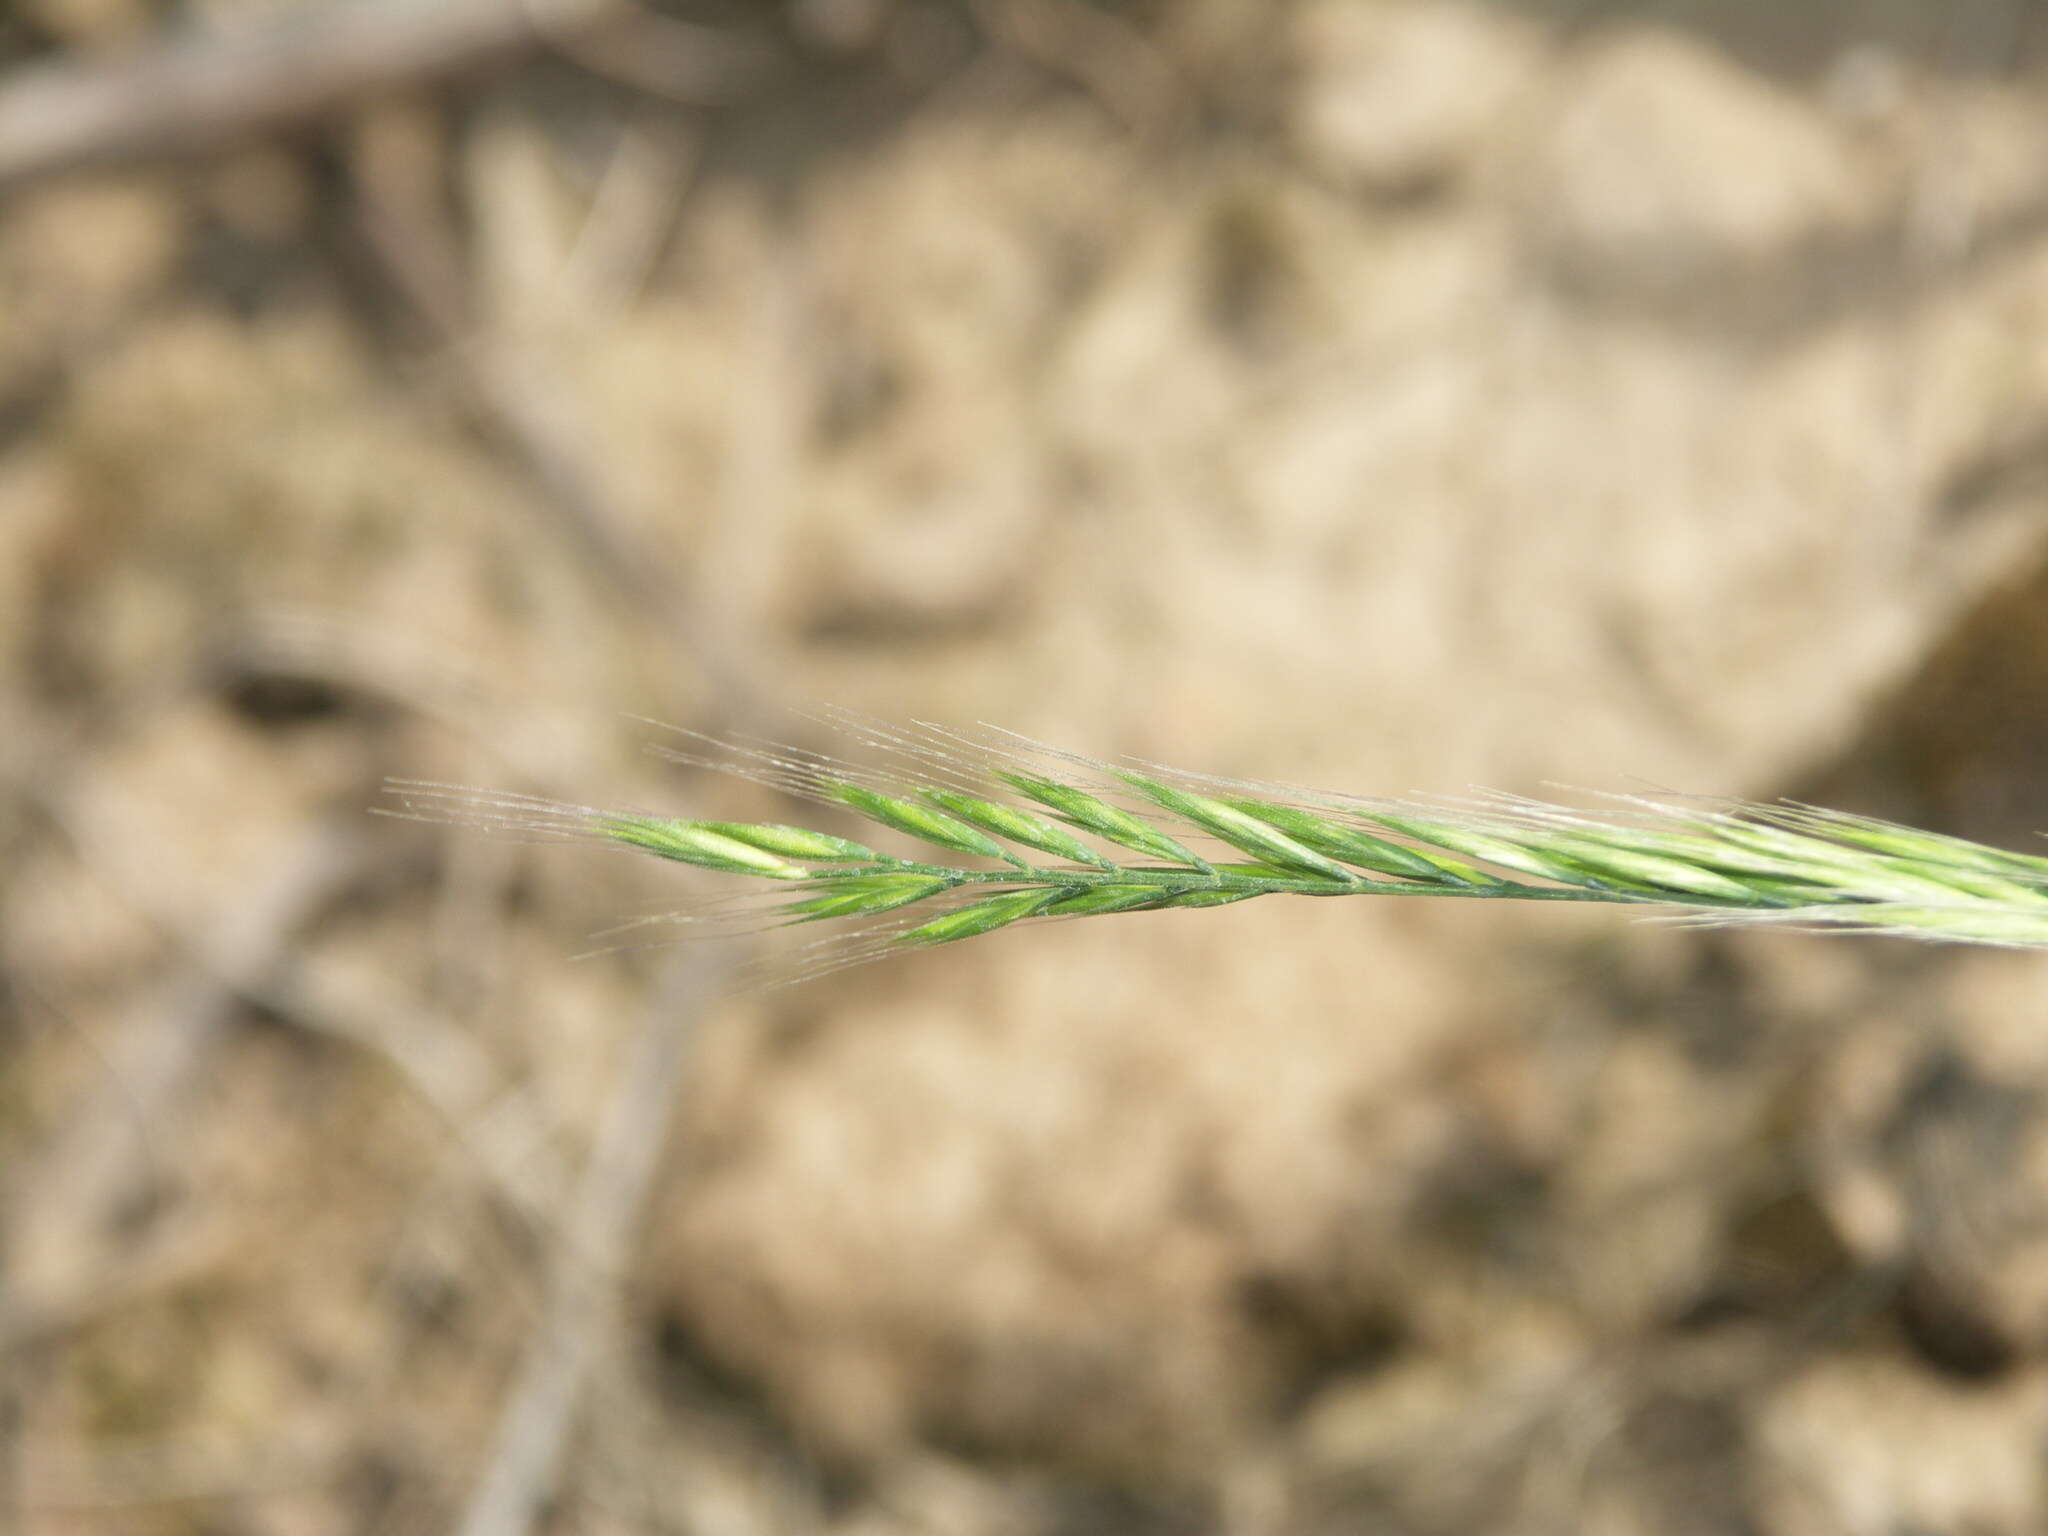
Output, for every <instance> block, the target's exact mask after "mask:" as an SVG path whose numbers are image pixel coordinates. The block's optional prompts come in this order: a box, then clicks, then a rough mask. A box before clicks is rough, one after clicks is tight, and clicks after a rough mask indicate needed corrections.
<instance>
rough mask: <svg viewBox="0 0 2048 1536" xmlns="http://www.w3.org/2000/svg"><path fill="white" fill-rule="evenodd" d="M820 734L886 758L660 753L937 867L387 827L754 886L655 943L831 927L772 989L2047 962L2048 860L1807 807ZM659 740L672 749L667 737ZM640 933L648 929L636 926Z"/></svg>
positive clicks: (706, 837)
mask: <svg viewBox="0 0 2048 1536" xmlns="http://www.w3.org/2000/svg"><path fill="white" fill-rule="evenodd" d="M830 723H831V724H833V725H835V726H836V727H837V728H839V729H841V730H843V731H847V732H849V733H850V734H852V735H855V736H856V737H858V738H859V739H861V740H862V741H863V742H864V743H865V744H866V746H867V747H868V748H869V749H871V751H872V752H873V753H874V754H875V755H878V756H880V757H882V758H884V759H885V760H886V766H884V767H882V768H863V767H857V766H855V765H854V764H852V763H849V762H844V761H841V760H839V759H836V758H832V757H828V756H825V755H823V754H819V753H815V752H811V751H807V750H803V749H798V748H794V747H788V746H782V745H778V744H775V743H772V742H724V743H721V742H716V741H712V740H710V739H708V738H703V737H698V736H696V735H695V734H694V733H691V732H686V731H685V732H679V733H678V734H680V735H682V736H684V737H686V738H688V739H689V740H690V741H691V743H692V747H691V749H690V750H684V751H671V750H666V749H664V755H665V756H668V757H671V758H673V759H675V760H676V761H679V762H683V763H687V764H689V765H692V766H696V767H708V768H716V769H719V770H721V771H725V772H730V773H736V774H738V775H740V776H742V777H745V778H749V779H752V780H754V781H756V782H759V783H762V784H766V785H769V786H771V787H774V788H776V789H780V790H784V791H787V792H789V793H792V794H795V795H798V796H801V797H803V798H805V799H808V800H812V801H815V802H818V803H820V804H823V805H828V806H833V807H837V808H840V809H841V810H842V811H846V812H851V813H852V814H853V815H854V816H856V817H858V818H860V819H861V820H862V821H864V822H866V823H869V824H870V825H872V826H873V827H876V828H880V829H884V830H886V831H888V832H892V833H896V834H900V835H902V836H903V837H905V838H907V839H910V840H912V841H914V842H916V843H919V844H922V845H924V846H925V848H926V849H932V850H938V853H937V855H936V856H933V855H932V854H930V853H926V854H925V855H924V856H922V857H918V856H908V857H906V856H903V855H898V854H894V853H889V852H885V851H882V850H880V849H877V848H874V847H871V846H869V845H868V844H867V843H865V842H859V841H855V840H853V839H851V838H848V837H844V836H840V835H837V834H835V833H832V832H826V831H821V830H815V829H812V828H809V827H800V826H790V825H784V824H781V823H769V822H729V821H703V820H692V819H687V818H679V817H671V816H663V815H655V814H649V813H644V812H627V811H617V810H605V809H600V808H597V807H592V806H581V805H571V804H565V803H562V802H559V801H551V800H542V799H538V798H534V797H530V796H525V795H516V794H505V793H495V792H489V791H479V790H474V789H469V788H463V787H458V786H451V785H442V784H432V783H426V782H421V781H416V780H394V781H393V782H392V783H391V785H390V789H391V792H392V793H393V794H395V795H397V796H398V797H399V798H400V800H401V801H402V803H403V806H404V809H403V810H402V811H400V812H398V813H397V814H401V815H409V816H413V817H417V818H422V819H427V820H434V821H452V822H458V823H461V824H465V825H473V826H484V827H489V828H493V829H497V830H507V831H513V832H517V833H522V834H525V835H528V836H538V837H548V838H571V839H578V840H594V841H597V842H600V843H606V844H610V845H613V846H617V847H624V848H629V849H633V850H637V851H640V852H644V853H649V854H653V855H655V856H656V857H659V858H664V859H672V860H675V861H678V862H680V863H683V864H689V865H694V866H696V867H698V868H701V869H707V870H712V871H715V872H718V873H721V874H727V875H737V876H742V877H746V878H747V879H748V880H749V881H758V882H764V884H763V885H761V886H758V887H756V888H755V889H756V892H757V894H756V895H755V896H754V897H752V898H751V899H749V898H742V899H741V900H738V901H722V902H717V901H715V902H712V903H707V904H701V905H698V906H696V907H692V908H689V909H685V910H682V911H677V912H672V913H667V914H664V915H662V916H661V917H658V918H651V919H645V920H643V922H645V923H659V924H670V923H674V924H682V925H686V926H691V927H694V928H697V929H699V930H701V929H702V928H703V927H705V926H710V927H714V928H718V929H726V930H730V929H733V928H740V929H758V928H762V927H767V926H779V925H789V924H812V923H828V922H829V923H831V924H833V925H834V929H833V932H832V933H831V934H830V935H829V936H828V937H826V938H824V939H822V940H820V941H818V942H816V943H813V944H810V945H808V946H806V947H805V948H804V949H802V950H801V951H800V952H799V953H798V955H797V957H796V958H795V960H794V962H793V963H791V962H788V961H784V962H781V963H779V964H777V966H776V968H775V970H774V971H773V973H772V974H771V975H769V976H766V977H764V978H763V979H772V980H777V981H791V980H802V979H806V978H809V977H811V976H815V975H819V974H822V973H824V972H826V971H830V970H836V969H839V968H840V967H843V966H845V965H849V964H853V963H857V962H859V961H862V960H867V959H871V958H875V957H877V956H879V955H882V954H886V953H888V952H890V951H892V950H901V949H915V948H919V947H924V946H929V945H934V944H947V943H952V942H954V941H956V940H959V939H968V938H976V937H979V936H980V935H982V934H985V933H992V932H994V931H995V930H996V929H999V928H1007V927H1011V926H1013V925H1015V924H1018V923H1023V922H1035V921H1038V920H1041V919H1045V918H1079V917H1100V916H1107V915H1109V914H1111V913H1116V912H1150V911H1158V910H1161V909H1164V908H1172V907H1215V906H1224V905H1227V904H1229V903H1232V902H1239V901H1247V900H1250V899H1252V898H1254V897H1259V896H1280V895H1288V896H1419V897H1438V898H1453V899H1464V900H1488V901H1492V900H1517V901H1576V902H1606V903H1611V904H1616V905H1625V906H1655V907H1660V908H1667V909H1677V910H1676V912H1675V914H1674V915H1676V916H1677V917H1678V918H1679V919H1680V920H1681V921H1687V922H1692V923H1707V924H1724V923H1770V924H1774V925H1780V926H1785V925H1790V926H1795V927H1804V928H1808V929H1846V930H1856V931H1863V932H1871V933H1889V934H1897V935H1904V936H1909V937H1913V938H1919V939H1926V940H1933V941H1938V942H1949V943H1963V944H1989V945H2000V946H2006V947H2013V948H2041V947H2048V858H2038V857H2034V856H2031V855H2027V854H2020V853H2011V852H2007V851H2005V850H2002V849H1997V848H1991V847H1986V846H1983V845H1981V844H1977V843H1972V842H1967V841H1964V840H1962V839H1960V838H1953V837H1946V836H1942V835H1940V834H1937V833H1931V832H1921V831H1916V830H1914V829H1913V828H1910V827H1905V826H1900V825H1897V824H1895V823H1892V822H1886V821H1879V820H1875V819H1873V818H1870V817H1864V816H1854V815H1849V814H1846V813H1843V812H1838V811H1829V810H1822V809H1818V808H1815V807H1811V806H1804V805H1797V804H1790V803H1786V804H1778V805H1759V804H1752V803H1745V802H1739V801H1699V800H1690V799H1685V798H1679V797H1672V798H1656V797H1644V796H1615V797H1610V798H1609V805H1610V806H1611V809H1608V810H1605V811H1588V810H1579V809H1573V808H1569V807H1566V806H1562V805H1554V804H1548V803H1545V802H1542V801H1535V800H1527V799H1521V798H1516V797H1509V796H1489V797H1481V798H1478V799H1474V800H1471V801H1468V802H1445V803H1441V804H1438V803H1431V802H1425V801H1398V800H1371V799H1364V798H1358V797H1353V796H1345V795H1332V794H1323V793H1318V792H1313V791H1302V790H1295V789H1288V788H1282V787H1280V786H1275V785H1266V784H1254V783H1246V782H1242V781H1237V780H1227V779H1214V778H1208V777H1204V776H1201V775H1195V774H1187V773H1182V772H1179V771H1177V770H1173V769H1167V768H1161V767H1158V766H1156V765H1151V764H1142V763H1139V764H1132V765H1129V766H1116V765H1112V764H1108V763H1103V762H1098V761H1095V760H1092V759H1088V758H1083V757H1078V756H1075V755H1073V754H1070V753H1063V752H1058V751H1055V750H1053V749H1051V748H1048V747H1045V746H1042V745H1040V744H1038V743H1035V742H1031V741H1028V740H1027V739H1025V738H1023V737H1018V736H1014V735H1011V734H1010V733H1008V732H994V731H989V732H985V733H984V734H982V735H979V736H969V735H963V734H960V733H957V732H953V731H949V730H946V729H943V728H941V727H937V726H931V725H923V724H921V725H917V726H914V727H910V728H907V729H903V730H890V729H884V728H881V727H877V726H874V725H872V724H868V723H866V722H861V721H858V720H855V719H853V718H852V717H849V716H844V715H834V716H832V717H830ZM671 729H672V728H671ZM634 926H639V925H634Z"/></svg>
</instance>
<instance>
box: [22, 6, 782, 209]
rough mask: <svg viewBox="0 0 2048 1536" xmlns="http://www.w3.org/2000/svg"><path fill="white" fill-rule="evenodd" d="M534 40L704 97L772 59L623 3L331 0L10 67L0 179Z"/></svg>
mask: <svg viewBox="0 0 2048 1536" xmlns="http://www.w3.org/2000/svg"><path fill="white" fill-rule="evenodd" d="M657 27H658V29H659V30H658V34H656V33H655V32H654V29H655V28H657ZM542 48H552V49H556V50H558V51H560V52H562V53H563V54H565V55H566V56H568V57H570V58H572V59H576V60H579V61H582V62H583V63H584V64H585V65H586V67H592V68H597V67H608V66H616V64H617V62H618V61H619V60H620V59H622V58H631V59H634V60H636V61H637V62H638V66H639V69H638V76H637V77H636V78H639V79H640V83H642V84H643V85H645V86H647V87H648V88H658V89H659V90H660V91H661V93H662V94H663V95H665V96H668V97H670V98H672V99H681V100H688V101H698V102H710V101H717V100H721V99H724V98H726V97H728V96H730V95H731V94H732V93H733V92H734V91H736V90H739V89H742V88H744V87H745V86H746V85H747V84H749V83H750V82H751V81H752V80H754V79H755V78H757V77H758V75H759V73H760V70H761V68H762V67H763V65H764V63H765V62H766V55H765V50H764V48H763V47H762V46H761V45H759V44H756V43H753V42H751V41H748V40H746V39H743V38H740V37H737V36H733V35H730V34H727V33H723V32H720V31H717V30H715V29H713V28H709V27H696V26H690V25H688V24H686V23H683V22H680V21H676V20H674V19H672V18H667V17H657V16H654V15H652V14H651V13H647V12H645V11H643V10H641V8H639V7H638V6H635V5H631V4H628V3H626V0H433V3H424V0H350V3H329V4H326V5H323V6H321V7H319V8H317V9H315V10H313V11H311V12H308V13H302V14H296V15H292V16H289V17H287V18H285V19H283V20H281V21H278V22H275V23H269V24H264V25H259V26H248V27H236V28H232V29H229V28H215V29H205V30H200V29H194V30H193V31H190V32H188V33H186V34H185V35H183V36H180V37H178V38H175V39H174V40H172V41H168V42H165V43H163V44H161V45H159V46H157V47H155V48H151V49H148V50H146V51H144V52H142V53H140V54H138V55H136V56H134V57H132V58H125V59H120V60H115V61H97V60H94V61H88V62H64V63H54V64H46V65H37V66H31V67H28V68H25V69H22V70H19V71H17V72H16V73H15V74H14V75H13V76H12V77H11V78H9V79H7V80H5V81H0V189H11V188H14V187H17V186H19V185H22V184H23V183H26V182H28V181H31V180H35V179H38V178H41V177H45V176H51V175H57V174H61V173H64V172H67V171H76V170H81V169H88V168H92V167H103V166H109V165H127V164H133V163H137V162H142V161H159V160H165V159H174V158H177V157H180V156H185V155H191V154H195V153H200V152H203V151H206V150H211V149H215V148H218V147H220V146H222V145H225V144H229V143H232V142H234V141H236V140H238V139H244V138H248V137H250V136H252V135H256V134H261V133H267V132H275V131H278V130H281V129H286V128H292V127H296V126H298V125H301V124H304V123H307V122H312V121H316V120H318V119H320V118H322V117H326V116H330V115H332V114H333V113H335V112H337V111H340V110H343V109H346V108H348V107H349V106H351V105H353V104H355V103H357V102H360V101H362V100H363V99H365V98H367V97H374V96H378V95H384V94H388V93H390V92H393V91H398V90H404V89H408V88H413V87H417V86H421V85H425V84H430V83H432V82H435V81H438V80H442V79H446V78H448V77H450V76H454V75H460V74H465V73H469V72H472V71H474V70H477V69H479V68H483V67H486V66H489V65H491V64H494V63H499V62H502V61H503V60H505V59H507V58H509V57H514V56H516V55H518V54H521V53H526V52H532V51H534V50H536V49H542ZM612 72H617V71H616V69H615V68H614V69H613V70H612ZM642 77H644V78H642Z"/></svg>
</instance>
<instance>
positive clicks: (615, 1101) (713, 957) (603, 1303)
mask: <svg viewBox="0 0 2048 1536" xmlns="http://www.w3.org/2000/svg"><path fill="white" fill-rule="evenodd" d="M730 968H731V960H730V958H729V956H728V955H727V954H726V952H725V951H723V950H720V949H716V948H714V947H712V946H703V947H692V948H691V949H689V950H688V951H678V953H677V956H676V958H675V959H674V960H673V961H672V962H671V964H670V967H669V971H668V974H667V976H666V978H665V979H664V984H663V985H662V986H660V987H659V988H657V989H656V993H655V997H654V1000H653V1003H652V1006H651V1007H650V1008H649V1010H648V1014H647V1018H646V1021H645V1022H644V1023H643V1024H642V1025H641V1026H640V1031H639V1033H638V1034H637V1035H636V1036H635V1037H634V1039H633V1041H632V1043H631V1044H630V1046H629V1047H628V1049H627V1052H626V1057H625V1060H624V1061H623V1062H622V1063H621V1065H620V1070H619V1074H618V1078H617V1080H616V1086H615V1087H614V1088H613V1090H612V1095H611V1099H610V1101H609V1103H608V1104H607V1105H606V1108H605V1114H604V1120H603V1123H602V1124H601V1125H600V1126H599V1128H598V1134H597V1140H596V1143H595V1145H594V1146H593V1147H592V1148H591V1152H590V1160H589V1162H588V1163H586V1164H585V1165H584V1172H583V1178H582V1180H581V1182H580V1184H579V1186H578V1189H577V1195H576V1202H575V1205H574V1206H573V1208H572V1209H571V1210H570V1212H569V1215H568V1219H567V1220H566V1222H565V1223H564V1226H563V1233H562V1246H561V1248H560V1249H559V1250H558V1251H557V1253H556V1255H555V1262H554V1269H553V1272H552V1273H551V1275H550V1276H549V1285H548V1304H547V1310H546V1314H545V1316H544V1317H543V1318H542V1320H541V1323H540V1326H539V1328H538V1329H537V1330H536V1331H535V1333H534V1334H533V1336H532V1338H531V1339H530V1340H529V1341H528V1344H527V1352H526V1358H525V1360H524V1362H523V1363H522V1365H521V1366H520V1370H519V1377H518V1380H517V1382H516V1383H515V1384H514V1386H513V1389H512V1393H511V1396H510V1397H509V1398H508V1399H507V1401H506V1404H505V1408H504V1412H503V1414H502V1416H501V1417H500V1419H499V1421H498V1432H497V1437H496V1440H495V1443H494V1444H493V1447H492V1451H491V1457H490V1460H489V1462H488V1463H487V1464H486V1465H485V1467H484V1470H483V1473H482V1475H481V1477H479V1479H478V1480H477V1483H476V1487H475V1489H474V1491H473V1492H472V1494H471V1496H470V1501H469V1507H468V1509H467V1510H466V1511H465V1512H464V1515H463V1519H462V1523H461V1525H460V1526H459V1527H458V1528H457V1529H458V1530H459V1531H460V1533H461V1536H526V1533H527V1532H529V1531H531V1530H532V1529H533V1528H534V1527H535V1524H536V1522H537V1521H538V1519H539V1516H540V1514H541V1511H542V1509H543V1507H544V1506H545V1504H546V1503H547V1501H548V1499H549V1497H550V1496H551V1495H552V1494H553V1492H554V1489H555V1484H556V1481H557V1478H558V1476H559V1469H560V1465H561V1459H562V1455H563V1453H564V1450H565V1449H566V1447H567V1444H568V1437H569V1432H570V1430H571V1429H572V1428H573V1427H574V1424H575V1419H576V1413H577V1409H578V1407H579V1405H580V1403H581V1401H582V1398H583V1389H584V1384H585V1382H586V1381H587V1379H588V1377H589V1375H590V1371H591V1367H592V1365H593V1363H594V1362H595V1360H596V1359H597V1356H598V1345H599V1343H600V1342H601V1339H602V1335H603V1331H604V1328H605V1326H606V1325H607V1324H608V1322H609V1321H610V1319H611V1316H612V1309H613V1305H614V1303H615V1301H616V1278H617V1275H618V1272H619V1269H620V1267H621V1265H622V1263H623V1261H624V1259H625V1257H626V1253H627V1249H628V1246H629V1244H630V1242H631V1240H632V1236H633V1232H634V1229H635V1227H636V1226H637V1225H638V1223H639V1219H640V1213H641V1209H642V1207H643V1206H644V1205H645V1203H646V1199H647V1193H648V1190H649V1188H650V1187H651V1186H652V1184H653V1182H654V1174H655V1171H656V1169H657V1168H658V1167H659V1166H660V1161H661V1152H662V1147H663V1145H664V1143H665V1142H666V1141H667V1139H668V1130H669V1124H670V1121H671V1119H672V1118H673V1116H674V1113H675V1108H676V1101H677V1098H678V1097H679V1094H680V1092H681V1087H682V1081H683V1077H684V1073H685V1071H686V1069H687V1066H688V1062H689V1046H690V1041H691V1038H692V1036H693V1034H694V1032H695V1029H696V1026H697V1023H698V1021H699V1019H700V1017H701V1016H702V1015H703V1013H704V1012H705V1011H706V1009H707V1008H708V1007H709V1006H710V1004H711V1002H712V1000H713V999H715V998H716V997H717V995H718V993H719V991H720V990H721V989H722V987H723V986H724V983H725V980H726V977H727V975H728V974H729V971H730Z"/></svg>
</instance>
